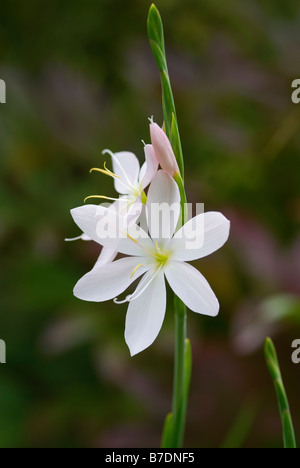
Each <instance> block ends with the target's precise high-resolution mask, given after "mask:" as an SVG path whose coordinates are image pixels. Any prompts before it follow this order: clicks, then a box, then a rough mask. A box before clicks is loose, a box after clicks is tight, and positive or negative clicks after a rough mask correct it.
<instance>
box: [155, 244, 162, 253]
mask: <svg viewBox="0 0 300 468" xmlns="http://www.w3.org/2000/svg"><path fill="white" fill-rule="evenodd" d="M155 247H156V249H157V250H158V251H159V253H161V254H162V251H161V248H160V247H159V245H158V243H157V241H156V242H155Z"/></svg>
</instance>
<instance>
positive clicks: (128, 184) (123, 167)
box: [66, 145, 158, 267]
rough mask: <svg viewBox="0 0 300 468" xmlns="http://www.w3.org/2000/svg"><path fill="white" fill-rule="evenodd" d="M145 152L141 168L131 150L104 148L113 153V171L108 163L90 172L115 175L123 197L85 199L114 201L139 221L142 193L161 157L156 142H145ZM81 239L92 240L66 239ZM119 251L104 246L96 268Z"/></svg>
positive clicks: (127, 216) (130, 218)
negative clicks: (118, 150)
mask: <svg viewBox="0 0 300 468" xmlns="http://www.w3.org/2000/svg"><path fill="white" fill-rule="evenodd" d="M144 152H145V162H144V164H143V165H142V167H140V163H139V160H138V158H137V157H136V156H135V154H133V153H131V152H129V151H121V152H118V153H112V152H111V151H110V150H104V151H103V154H106V153H107V154H109V155H110V156H111V159H112V165H113V171H110V170H109V169H108V168H107V167H106V163H104V169H99V168H92V169H91V170H90V172H93V171H97V172H100V173H102V174H105V175H107V176H109V177H112V178H113V179H114V186H115V190H116V191H117V192H118V193H119V194H120V197H119V198H118V199H116V198H111V197H106V196H104V195H90V196H88V197H86V198H85V201H86V200H88V199H90V198H100V199H102V200H112V201H113V202H114V203H113V206H114V208H116V210H117V211H118V213H119V214H120V215H121V216H123V217H124V218H125V219H126V220H127V222H128V223H130V222H135V221H137V220H138V218H139V217H140V215H141V212H142V208H143V200H142V195H143V193H144V190H145V188H146V187H147V186H148V185H149V184H150V182H151V180H152V179H153V177H154V175H155V174H156V172H157V169H158V160H157V157H156V155H155V153H154V150H153V147H152V145H145V146H144ZM78 239H82V240H85V241H87V240H91V238H90V237H89V236H88V235H86V234H85V233H83V234H82V235H81V236H78V237H75V238H72V239H66V240H67V241H72V240H78ZM117 253H118V252H116V251H115V250H114V249H111V248H107V247H105V246H104V247H103V249H102V251H101V253H100V256H99V258H98V260H97V262H96V264H95V267H98V266H101V265H106V264H107V263H110V262H112V261H113V260H114V259H115V257H116V256H117Z"/></svg>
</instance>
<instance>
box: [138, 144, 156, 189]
mask: <svg viewBox="0 0 300 468" xmlns="http://www.w3.org/2000/svg"><path fill="white" fill-rule="evenodd" d="M144 152H145V159H146V161H145V163H144V164H143V166H142V168H141V171H140V178H139V182H140V183H141V184H142V190H144V189H145V188H146V187H147V186H148V185H149V184H150V182H151V181H152V179H153V177H154V176H155V174H156V172H157V169H158V159H157V157H156V155H155V153H154V149H153V146H152V145H145V147H144Z"/></svg>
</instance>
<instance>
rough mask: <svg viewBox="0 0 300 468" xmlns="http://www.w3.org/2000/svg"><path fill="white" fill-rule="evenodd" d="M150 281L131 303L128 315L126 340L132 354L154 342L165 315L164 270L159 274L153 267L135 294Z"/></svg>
mask: <svg viewBox="0 0 300 468" xmlns="http://www.w3.org/2000/svg"><path fill="white" fill-rule="evenodd" d="M151 280H152V281H151ZM149 281H151V282H150V284H149V285H148V287H147V288H146V289H145V290H144V291H143V292H142V294H141V295H140V296H138V297H137V299H133V300H132V301H131V302H130V303H129V307H128V311H127V315H126V324H125V340H126V343H127V345H128V347H129V350H130V354H131V356H134V355H135V354H137V353H140V352H141V351H143V350H144V349H146V348H148V346H150V345H151V344H152V343H153V341H154V340H155V339H156V337H157V335H158V334H159V332H160V329H161V327H162V324H163V321H164V317H165V311H166V286H165V279H164V274H163V272H162V271H160V272H159V273H158V274H157V271H155V270H153V269H152V270H150V271H149V272H148V273H146V275H145V276H144V278H143V279H142V280H141V281H140V283H139V285H138V287H137V289H136V291H135V293H134V295H137V294H138V293H139V292H140V291H142V290H143V288H144V287H145V284H147V282H149Z"/></svg>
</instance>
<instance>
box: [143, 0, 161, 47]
mask: <svg viewBox="0 0 300 468" xmlns="http://www.w3.org/2000/svg"><path fill="white" fill-rule="evenodd" d="M147 31H148V37H149V40H150V41H154V42H156V43H157V44H158V47H160V49H161V50H162V53H163V55H165V41H164V29H163V23H162V19H161V16H160V13H159V11H158V9H157V8H156V6H155V5H154V4H152V5H151V7H150V9H149V14H148V19H147Z"/></svg>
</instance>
